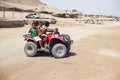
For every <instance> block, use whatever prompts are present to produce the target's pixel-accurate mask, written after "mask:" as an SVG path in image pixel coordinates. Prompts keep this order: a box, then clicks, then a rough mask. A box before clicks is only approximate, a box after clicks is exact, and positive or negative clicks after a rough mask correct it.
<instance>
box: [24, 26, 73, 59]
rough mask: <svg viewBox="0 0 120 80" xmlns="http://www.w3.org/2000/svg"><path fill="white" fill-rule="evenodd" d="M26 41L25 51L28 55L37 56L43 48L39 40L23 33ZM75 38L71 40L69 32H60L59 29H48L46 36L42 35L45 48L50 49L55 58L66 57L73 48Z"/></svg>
mask: <svg viewBox="0 0 120 80" xmlns="http://www.w3.org/2000/svg"><path fill="white" fill-rule="evenodd" d="M23 37H24V39H25V41H27V43H26V45H25V46H24V51H25V53H26V55H27V56H28V57H34V56H36V54H37V52H38V51H39V50H41V49H40V48H41V47H40V45H39V42H37V41H36V40H35V39H33V38H32V37H31V36H30V34H26V35H23ZM72 43H73V40H71V38H70V36H69V35H67V34H60V33H59V31H58V29H57V28H56V29H55V30H52V31H47V32H46V36H44V35H43V36H42V45H43V46H44V48H45V50H44V51H48V52H49V53H50V54H51V55H52V56H54V57H55V58H63V57H65V56H66V55H67V54H68V53H69V51H70V48H71V44H72Z"/></svg>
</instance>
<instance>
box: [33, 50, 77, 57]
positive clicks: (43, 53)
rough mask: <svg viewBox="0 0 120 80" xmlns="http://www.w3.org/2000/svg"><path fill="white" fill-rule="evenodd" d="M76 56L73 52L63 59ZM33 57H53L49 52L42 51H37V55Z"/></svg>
mask: <svg viewBox="0 0 120 80" xmlns="http://www.w3.org/2000/svg"><path fill="white" fill-rule="evenodd" d="M76 55H77V54H76V53H75V52H69V53H68V54H67V55H66V57H65V58H68V57H71V56H76ZM35 57H53V55H52V54H50V53H49V52H44V51H38V53H37V55H36V56H35Z"/></svg>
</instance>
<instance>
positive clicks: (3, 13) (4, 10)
mask: <svg viewBox="0 0 120 80" xmlns="http://www.w3.org/2000/svg"><path fill="white" fill-rule="evenodd" d="M4 1H6V0H4ZM3 18H5V5H4V10H3Z"/></svg>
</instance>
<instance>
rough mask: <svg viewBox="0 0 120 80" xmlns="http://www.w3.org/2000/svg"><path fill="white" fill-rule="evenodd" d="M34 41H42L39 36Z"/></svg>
mask: <svg viewBox="0 0 120 80" xmlns="http://www.w3.org/2000/svg"><path fill="white" fill-rule="evenodd" d="M33 39H35V40H36V41H40V40H41V38H40V37H39V36H36V37H34V38H33Z"/></svg>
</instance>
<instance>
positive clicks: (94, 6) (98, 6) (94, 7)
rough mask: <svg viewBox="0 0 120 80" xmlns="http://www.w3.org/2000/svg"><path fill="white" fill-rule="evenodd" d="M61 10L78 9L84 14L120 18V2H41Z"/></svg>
mask: <svg viewBox="0 0 120 80" xmlns="http://www.w3.org/2000/svg"><path fill="white" fill-rule="evenodd" d="M41 1H43V2H45V3H47V4H48V5H52V6H57V7H59V8H61V9H78V10H79V11H82V12H83V13H93V14H106V15H116V16H120V0H41Z"/></svg>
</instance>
